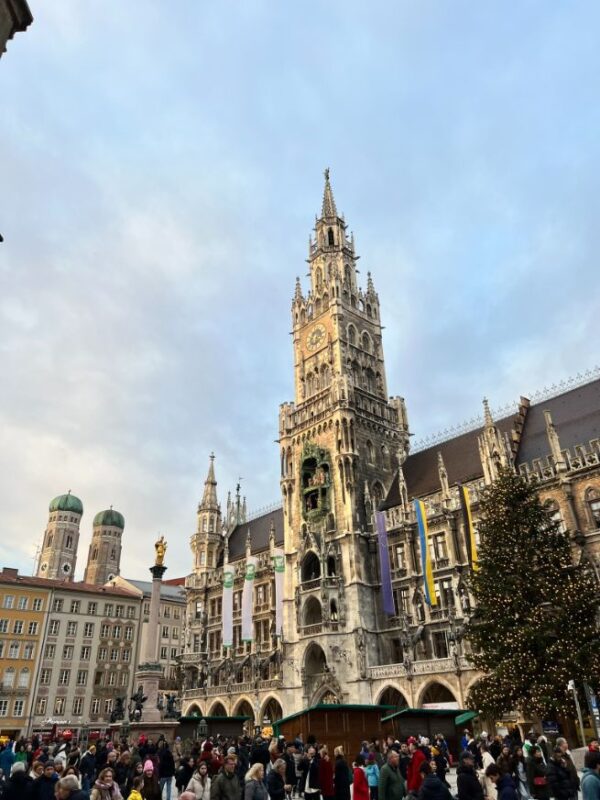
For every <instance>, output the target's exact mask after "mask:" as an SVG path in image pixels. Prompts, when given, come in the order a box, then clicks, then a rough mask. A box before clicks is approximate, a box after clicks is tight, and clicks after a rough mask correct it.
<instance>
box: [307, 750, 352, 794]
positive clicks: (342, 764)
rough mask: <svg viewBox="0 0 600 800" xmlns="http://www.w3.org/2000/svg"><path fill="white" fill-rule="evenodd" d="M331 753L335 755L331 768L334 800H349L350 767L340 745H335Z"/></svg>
mask: <svg viewBox="0 0 600 800" xmlns="http://www.w3.org/2000/svg"><path fill="white" fill-rule="evenodd" d="M333 755H334V757H335V766H334V770H333V784H334V789H335V798H336V800H350V767H349V766H348V762H347V761H346V756H345V755H344V748H343V747H342V746H341V745H340V746H338V747H336V748H335V750H334V751H333ZM305 797H306V794H305Z"/></svg>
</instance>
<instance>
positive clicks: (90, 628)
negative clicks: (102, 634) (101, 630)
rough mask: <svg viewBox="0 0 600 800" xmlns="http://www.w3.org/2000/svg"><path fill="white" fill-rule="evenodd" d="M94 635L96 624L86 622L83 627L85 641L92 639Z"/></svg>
mask: <svg viewBox="0 0 600 800" xmlns="http://www.w3.org/2000/svg"><path fill="white" fill-rule="evenodd" d="M93 635H94V623H93V622H86V623H85V625H84V626H83V636H84V638H85V639H90V638H91V637H92V636H93Z"/></svg>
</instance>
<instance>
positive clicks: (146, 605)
mask: <svg viewBox="0 0 600 800" xmlns="http://www.w3.org/2000/svg"><path fill="white" fill-rule="evenodd" d="M149 614H150V603H144V616H145V617H147V616H149Z"/></svg>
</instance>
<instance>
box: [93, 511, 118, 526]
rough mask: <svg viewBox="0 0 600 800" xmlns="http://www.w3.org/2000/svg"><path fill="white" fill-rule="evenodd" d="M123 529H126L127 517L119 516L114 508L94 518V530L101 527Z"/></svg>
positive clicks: (100, 512) (101, 512)
mask: <svg viewBox="0 0 600 800" xmlns="http://www.w3.org/2000/svg"><path fill="white" fill-rule="evenodd" d="M103 526H104V527H106V528H108V527H111V528H121V530H123V528H124V527H125V517H124V516H123V514H119V512H118V511H115V510H114V508H107V509H106V511H99V512H98V513H97V514H96V516H95V517H94V528H100V527H103Z"/></svg>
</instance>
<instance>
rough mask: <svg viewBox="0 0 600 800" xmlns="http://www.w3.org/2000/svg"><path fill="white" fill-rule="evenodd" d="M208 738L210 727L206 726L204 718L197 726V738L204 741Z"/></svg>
mask: <svg viewBox="0 0 600 800" xmlns="http://www.w3.org/2000/svg"><path fill="white" fill-rule="evenodd" d="M207 736H208V725H207V724H206V720H205V719H204V717H202V719H201V720H200V722H199V723H198V725H197V726H196V738H197V739H200V740H201V741H204V740H205V739H206V737H207Z"/></svg>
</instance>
